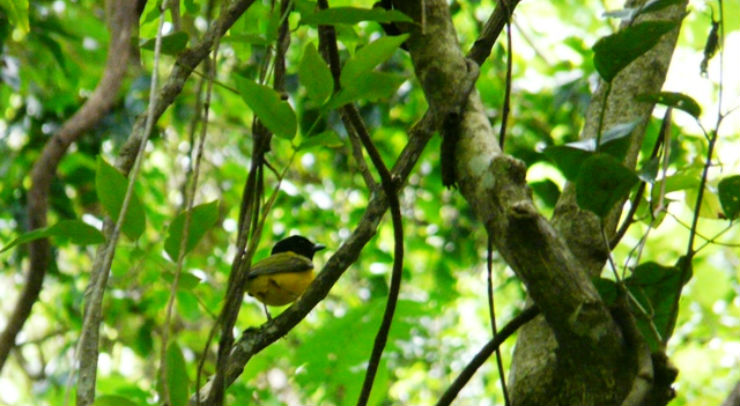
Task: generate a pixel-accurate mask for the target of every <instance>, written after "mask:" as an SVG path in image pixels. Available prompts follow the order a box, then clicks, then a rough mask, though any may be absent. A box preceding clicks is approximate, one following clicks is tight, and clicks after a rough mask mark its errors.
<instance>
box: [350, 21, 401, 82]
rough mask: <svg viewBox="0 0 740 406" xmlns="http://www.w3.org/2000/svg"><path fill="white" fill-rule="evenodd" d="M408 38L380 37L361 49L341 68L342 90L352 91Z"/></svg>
mask: <svg viewBox="0 0 740 406" xmlns="http://www.w3.org/2000/svg"><path fill="white" fill-rule="evenodd" d="M406 38H408V34H404V35H398V36H395V37H382V38H380V39H378V40H376V41H373V42H371V43H369V44H367V45H366V46H364V47H362V48H361V49H360V50H358V51H357V53H355V55H354V56H353V57H352V58H350V60H349V61H347V63H346V64H345V65H344V68H342V73H341V75H340V77H339V81H340V83H341V84H342V89H352V87H354V86H356V85H357V83H358V82H359V81H361V79H362V76H363V75H366V74H368V73H370V72H371V71H372V70H373V69H375V67H376V66H378V65H379V64H380V63H382V62H384V61H386V60H387V59H388V58H390V57H391V55H393V53H394V52H395V51H396V49H398V47H400V46H401V44H403V42H404V41H406Z"/></svg>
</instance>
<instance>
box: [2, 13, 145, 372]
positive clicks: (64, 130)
mask: <svg viewBox="0 0 740 406" xmlns="http://www.w3.org/2000/svg"><path fill="white" fill-rule="evenodd" d="M136 21H137V10H136V2H134V1H130V0H118V1H117V2H116V3H115V4H114V5H113V7H112V15H111V18H110V28H111V42H110V45H109V50H108V57H107V61H106V64H105V70H104V72H103V76H102V78H101V79H100V82H99V83H98V85H97V87H96V88H95V90H94V91H93V93H92V95H91V96H90V98H89V99H88V100H87V101H86V102H85V104H83V105H82V107H80V109H79V110H77V112H76V113H75V114H74V115H73V116H72V117H70V118H69V119H68V120H67V121H66V122H65V123H64V124H63V125H62V127H61V128H60V129H59V131H58V132H57V133H55V134H54V135H53V136H52V137H51V138H50V139H49V141H47V143H46V145H44V149H43V151H42V152H41V156H40V157H39V159H38V160H37V161H36V163H35V164H34V166H33V169H32V171H31V188H30V189H29V191H28V217H29V229H31V230H33V229H37V228H42V227H46V213H47V211H48V208H49V187H50V185H51V182H52V180H53V179H54V176H55V175H56V171H57V166H58V165H59V162H60V161H61V160H62V157H63V156H64V154H65V153H66V152H67V148H69V146H70V144H72V143H73V142H74V141H75V140H76V139H77V138H78V137H80V135H82V134H83V133H84V132H85V131H87V130H89V129H91V128H92V127H93V126H95V125H96V124H97V123H98V122H99V121H100V119H102V118H103V116H104V115H105V114H106V113H107V112H108V110H110V108H111V106H112V105H113V103H114V101H115V99H116V96H117V95H118V89H119V88H120V87H121V82H122V79H123V76H124V75H125V73H126V69H127V67H128V60H129V56H130V51H131V35H132V32H133V28H134V27H135V24H136ZM50 255H51V252H50V246H49V240H48V239H46V238H43V239H39V240H36V241H33V242H31V243H30V245H29V262H30V263H29V267H28V268H29V269H28V274H27V275H26V282H25V283H24V285H23V291H22V292H21V294H20V297H19V298H18V302H17V303H16V306H15V308H14V309H13V313H12V315H11V316H10V319H9V320H8V324H7V326H6V327H5V330H4V331H3V333H2V336H0V370H2V367H3V365H4V364H5V361H6V360H7V357H8V353H9V351H10V349H11V348H13V345H14V343H15V337H16V335H17V334H18V332H19V331H20V330H21V328H23V324H24V323H25V322H26V319H28V316H30V314H31V308H32V307H33V304H34V303H35V302H36V300H37V299H38V296H39V292H40V291H41V285H42V283H43V281H44V276H45V274H46V269H47V268H48V267H49V262H50Z"/></svg>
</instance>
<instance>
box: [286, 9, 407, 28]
mask: <svg viewBox="0 0 740 406" xmlns="http://www.w3.org/2000/svg"><path fill="white" fill-rule="evenodd" d="M361 21H376V22H379V23H392V22H408V23H410V22H413V20H412V19H411V18H410V17H409V16H407V15H406V14H404V13H402V12H400V11H398V10H386V9H383V8H380V7H376V8H370V9H368V8H357V7H332V8H328V9H325V10H320V11H317V12H315V13H312V14H308V15H305V16H303V17H302V18H301V22H300V23H301V24H308V25H319V24H321V25H334V24H350V25H352V24H357V23H359V22H361Z"/></svg>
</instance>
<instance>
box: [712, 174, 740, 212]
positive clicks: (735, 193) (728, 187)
mask: <svg viewBox="0 0 740 406" xmlns="http://www.w3.org/2000/svg"><path fill="white" fill-rule="evenodd" d="M717 188H718V190H719V192H718V194H719V201H720V203H722V211H723V212H724V214H725V217H727V218H728V219H730V220H734V219H736V218H737V216H738V214H740V175H734V176H728V177H726V178H724V179H722V180H721V181H719V185H718V186H717Z"/></svg>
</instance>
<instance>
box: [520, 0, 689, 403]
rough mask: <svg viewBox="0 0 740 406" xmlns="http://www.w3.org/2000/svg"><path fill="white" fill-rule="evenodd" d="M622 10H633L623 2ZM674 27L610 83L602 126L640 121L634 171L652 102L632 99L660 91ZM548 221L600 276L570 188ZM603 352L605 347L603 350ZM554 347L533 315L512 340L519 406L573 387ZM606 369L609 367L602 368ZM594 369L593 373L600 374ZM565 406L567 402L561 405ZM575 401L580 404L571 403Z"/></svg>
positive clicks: (588, 130)
mask: <svg viewBox="0 0 740 406" xmlns="http://www.w3.org/2000/svg"><path fill="white" fill-rule="evenodd" d="M626 6H635V4H631V3H630V4H627V5H626ZM685 7H686V5H685V3H684V4H682V5H679V6H674V7H670V8H667V9H664V10H662V11H660V12H655V13H649V14H648V15H646V16H645V17H641V18H640V19H639V20H638V21H643V20H647V19H651V20H654V19H659V20H671V21H675V20H678V19H679V18H680V16H681V15H682V14H683V13H684V12H685ZM677 37H678V29H676V30H674V31H673V32H671V33H668V34H666V35H664V36H663V38H662V39H661V40H660V42H659V43H658V44H657V45H656V46H655V47H654V48H653V49H652V50H650V51H649V52H647V53H646V54H644V55H643V56H641V57H640V58H638V59H637V60H635V61H634V62H633V63H632V64H630V65H629V66H628V67H626V68H625V69H624V70H623V71H622V72H620V73H619V74H618V75H617V77H616V78H615V79H614V80H613V83H612V88H611V92H610V94H609V98H608V101H607V103H606V111H605V112H604V124H603V128H604V129H608V128H609V127H611V126H613V125H615V124H618V123H627V122H631V121H634V120H636V119H642V120H643V121H642V122H641V123H640V124H639V125H638V126H637V128H635V130H634V131H633V132H632V134H631V139H630V146H629V149H628V152H627V155H626V158H625V161H624V163H625V165H626V166H628V167H629V168H634V167H635V163H636V161H637V155H638V153H639V150H640V147H641V145H642V140H643V137H644V134H645V128H646V127H647V124H648V120H649V118H650V114H651V112H652V110H653V104H650V103H641V102H636V101H635V100H634V97H635V96H636V95H637V94H640V93H651V92H658V91H660V89H661V87H662V86H663V82H664V80H665V75H666V72H667V70H668V65H669V63H670V60H671V56H672V54H673V49H674V47H675V43H676V39H677ZM604 91H605V89H604V86H603V84H602V86H600V87H599V89H598V90H597V91H596V92H595V94H594V95H593V98H592V102H591V104H590V105H589V108H588V111H587V114H586V125H585V128H584V130H583V133H582V134H581V138H584V139H585V138H594V137H596V131H597V127H598V121H599V116H600V114H601V108H602V105H603V99H604ZM621 206H622V205H621V204H618V205H617V206H616V207H615V209H614V210H613V211H612V213H611V215H610V216H608V218H607V219H606V233H607V236H608V238H611V236H612V235H613V233H614V231H615V228H616V225H617V221H618V220H619V217H620V214H621ZM552 223H553V225H554V226H555V228H556V229H557V231H558V233H559V234H560V235H561V236H562V237H563V238H564V239H565V241H566V243H567V246H568V248H569V250H570V251H571V252H572V253H573V255H574V256H575V258H576V259H577V261H578V263H579V264H581V267H582V269H583V270H584V271H586V272H587V273H588V275H589V276H590V277H593V276H596V275H599V274H600V272H601V270H602V268H603V266H604V264H605V262H606V260H607V255H608V248H607V247H606V246H605V244H604V242H603V237H602V236H601V231H600V225H599V219H598V218H597V217H596V215H594V214H593V213H591V212H588V211H586V210H581V209H580V208H578V205H577V204H576V200H575V187H574V186H573V185H572V184H568V185H566V188H565V191H564V193H563V195H562V196H561V198H560V200H559V201H558V204H557V206H556V208H555V213H554V215H553V219H552ZM603 350H606V349H603ZM558 352H559V350H558V343H557V340H556V338H555V336H554V335H553V332H552V330H551V329H550V326H548V323H547V322H546V321H545V320H544V319H543V318H542V317H538V318H536V319H535V320H533V321H532V322H530V323H529V324H527V325H525V326H524V328H523V329H522V330H521V331H520V333H519V335H518V337H517V344H516V349H515V352H514V359H513V361H512V369H511V381H510V383H511V388H512V399H513V400H514V402H515V403H518V404H557V403H563V402H562V400H560V401H559V400H558V399H559V398H558V397H556V396H553V395H554V394H555V393H556V392H557V390H558V387H559V385H563V382H567V383H568V385H577V384H578V382H577V381H576V380H574V379H573V376H571V375H569V374H568V375H566V376H559V374H562V373H563V372H562V370H561V369H558V368H557V366H558V365H559V363H558V361H559V360H558ZM605 367H608V365H605ZM600 372H601V371H594V372H593V373H600ZM566 403H567V402H566ZM575 403H580V402H575Z"/></svg>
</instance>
